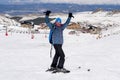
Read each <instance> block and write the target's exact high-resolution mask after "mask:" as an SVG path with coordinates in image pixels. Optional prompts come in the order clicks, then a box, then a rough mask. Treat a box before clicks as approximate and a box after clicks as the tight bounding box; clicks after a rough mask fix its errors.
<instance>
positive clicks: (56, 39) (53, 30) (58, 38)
mask: <svg viewBox="0 0 120 80" xmlns="http://www.w3.org/2000/svg"><path fill="white" fill-rule="evenodd" d="M70 20H71V17H68V18H67V20H66V22H65V23H64V24H62V26H60V27H57V26H56V25H55V24H53V23H51V22H50V20H49V16H46V17H45V22H46V24H47V26H48V27H49V28H50V33H49V42H50V39H51V37H52V44H53V45H54V44H63V30H64V29H65V28H66V27H67V26H68V24H69V23H70Z"/></svg>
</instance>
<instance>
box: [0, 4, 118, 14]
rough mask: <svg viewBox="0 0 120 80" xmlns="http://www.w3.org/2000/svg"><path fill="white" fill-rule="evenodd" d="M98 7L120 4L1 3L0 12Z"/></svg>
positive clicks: (88, 9) (19, 12)
mask: <svg viewBox="0 0 120 80" xmlns="http://www.w3.org/2000/svg"><path fill="white" fill-rule="evenodd" d="M98 8H102V9H104V10H107V11H110V10H120V5H79V4H66V3H57V4H55V3H38V4H37V3H35V4H8V5H7V4H1V5H0V13H8V14H12V15H21V14H36V13H37V14H41V13H43V12H44V11H46V10H51V11H52V12H54V13H68V12H82V11H93V10H96V9H98Z"/></svg>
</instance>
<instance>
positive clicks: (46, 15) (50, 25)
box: [44, 11, 53, 29]
mask: <svg viewBox="0 0 120 80" xmlns="http://www.w3.org/2000/svg"><path fill="white" fill-rule="evenodd" d="M44 13H45V23H46V24H47V26H48V27H49V28H50V29H51V28H52V25H53V24H52V23H51V22H50V20H49V15H50V13H51V11H46V12H44Z"/></svg>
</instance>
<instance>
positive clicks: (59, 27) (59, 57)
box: [44, 11, 73, 73]
mask: <svg viewBox="0 0 120 80" xmlns="http://www.w3.org/2000/svg"><path fill="white" fill-rule="evenodd" d="M44 13H45V15H46V16H45V22H46V24H47V26H48V27H49V28H50V34H49V42H50V43H51V44H52V45H53V46H54V49H55V55H54V58H53V61H52V64H51V67H50V69H48V70H47V71H56V72H64V73H67V72H70V71H69V70H67V69H65V68H64V62H65V54H64V52H63V49H62V45H63V30H64V29H65V28H66V27H67V26H68V24H69V23H70V20H71V17H73V15H72V13H69V15H68V19H67V20H66V22H65V23H64V24H61V23H62V20H61V18H56V20H55V23H51V22H50V21H49V15H50V13H51V11H46V12H44Z"/></svg>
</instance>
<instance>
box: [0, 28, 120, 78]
mask: <svg viewBox="0 0 120 80" xmlns="http://www.w3.org/2000/svg"><path fill="white" fill-rule="evenodd" d="M68 32H69V30H65V31H64V45H63V49H64V52H65V54H66V63H65V67H66V68H67V69H69V70H71V73H69V74H63V73H59V74H51V73H49V72H45V70H46V69H47V68H49V66H50V63H51V61H52V59H51V58H50V56H49V50H50V44H49V43H48V38H46V37H45V36H46V35H47V36H48V34H35V38H34V39H31V38H30V34H17V33H13V34H9V36H5V35H4V33H0V36H1V38H0V46H1V48H0V80H38V79H40V80H57V79H59V80H80V79H82V80H119V79H120V76H119V75H120V68H119V67H120V64H119V62H120V58H119V57H120V54H119V53H120V50H119V47H120V45H119V44H120V41H119V39H120V36H119V35H113V36H110V37H106V38H102V39H96V38H95V37H94V36H93V35H90V34H82V33H81V34H80V35H79V36H76V35H69V34H68ZM53 55H54V49H53ZM79 67H81V68H79ZM88 69H90V71H87V70H88Z"/></svg>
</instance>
